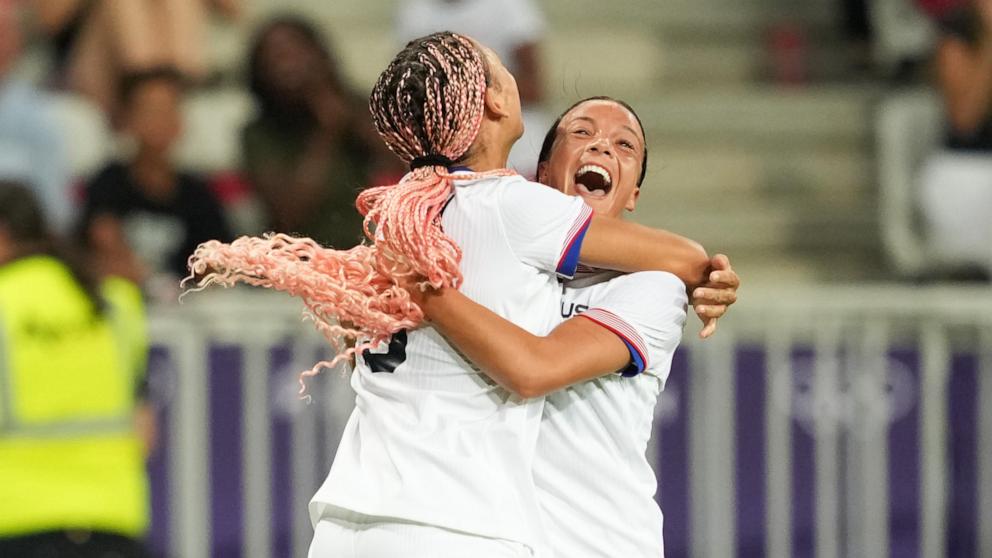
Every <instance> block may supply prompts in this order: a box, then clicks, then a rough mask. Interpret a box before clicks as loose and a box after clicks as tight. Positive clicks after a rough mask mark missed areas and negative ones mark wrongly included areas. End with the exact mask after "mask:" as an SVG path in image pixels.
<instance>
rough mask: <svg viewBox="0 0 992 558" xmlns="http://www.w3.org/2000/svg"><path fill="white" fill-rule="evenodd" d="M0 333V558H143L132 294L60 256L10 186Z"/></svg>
mask: <svg viewBox="0 0 992 558" xmlns="http://www.w3.org/2000/svg"><path fill="white" fill-rule="evenodd" d="M0 328H2V330H3V331H4V336H3V341H4V343H3V344H2V345H0V479H3V482H0V502H2V503H3V504H2V505H0V556H5V557H7V556H10V557H14V556H16V557H18V558H34V557H39V558H40V557H62V556H72V557H80V558H89V557H93V558H97V557H107V556H117V557H120V558H132V557H135V558H136V557H141V556H146V552H145V550H144V548H143V545H142V544H141V542H140V540H139V538H140V537H141V536H142V535H143V533H144V532H145V530H146V528H147V524H148V488H147V479H146V473H145V468H144V456H145V454H146V453H147V451H148V450H149V448H150V446H151V443H152V437H153V431H154V428H152V425H153V422H151V421H150V420H149V417H150V416H151V415H150V412H149V410H148V409H149V408H148V407H147V406H145V405H144V404H143V403H140V402H138V400H139V398H140V395H139V393H140V392H141V386H142V384H143V381H142V378H143V375H144V368H145V362H146V355H147V338H146V333H145V331H146V324H145V316H144V309H143V307H142V302H141V295H140V293H139V292H138V289H137V288H136V287H135V286H134V285H132V284H130V283H128V282H126V281H123V280H121V279H112V280H108V281H106V282H104V283H102V284H98V283H97V282H96V281H95V280H94V279H93V278H92V277H91V276H90V275H89V274H88V273H87V272H86V271H85V270H84V269H83V268H81V267H79V265H77V264H76V263H74V262H73V261H72V260H71V259H70V258H68V257H66V256H65V255H64V254H63V252H62V251H60V250H59V249H58V248H57V246H56V244H55V243H54V242H53V241H52V237H51V235H50V234H49V232H48V230H46V224H45V220H44V217H43V215H42V212H41V208H40V207H39V204H38V202H37V201H36V199H35V197H34V196H33V195H32V193H31V191H30V190H29V189H28V188H26V187H25V186H23V185H21V184H16V183H12V182H0Z"/></svg>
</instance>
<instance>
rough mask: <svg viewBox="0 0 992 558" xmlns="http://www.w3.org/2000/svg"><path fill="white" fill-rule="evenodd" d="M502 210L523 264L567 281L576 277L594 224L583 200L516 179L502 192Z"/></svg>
mask: <svg viewBox="0 0 992 558" xmlns="http://www.w3.org/2000/svg"><path fill="white" fill-rule="evenodd" d="M499 211H500V219H501V221H502V223H503V227H504V232H505V234H506V239H507V241H508V242H509V244H510V250H512V251H513V253H514V254H515V255H516V256H517V258H519V259H520V261H521V262H523V263H525V264H527V265H530V266H533V267H536V268H537V269H540V270H543V271H551V272H554V273H557V274H558V275H559V276H561V277H565V278H571V277H573V276H574V275H575V269H576V267H577V266H578V264H579V251H580V248H581V246H582V240H583V238H585V234H586V231H587V230H588V229H589V223H590V222H591V221H592V209H591V208H590V207H589V206H588V205H586V204H585V202H583V201H582V198H580V197H578V196H566V195H565V194H562V193H561V192H559V191H557V190H553V189H551V188H549V187H546V186H538V185H537V184H535V183H533V182H527V181H526V180H515V181H512V182H509V183H507V184H506V185H505V186H504V187H503V189H502V191H501V192H500V200H499Z"/></svg>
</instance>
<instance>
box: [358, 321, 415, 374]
mask: <svg viewBox="0 0 992 558" xmlns="http://www.w3.org/2000/svg"><path fill="white" fill-rule="evenodd" d="M362 358H364V359H365V364H367V365H368V366H369V369H371V370H372V372H389V373H390V374H392V373H393V372H395V371H396V368H398V367H399V365H401V364H403V361H405V360H406V330H405V329H403V330H400V331H397V332H396V333H394V334H393V336H392V337H391V338H390V339H389V350H387V351H386V352H385V353H373V352H372V351H370V350H368V349H365V350H364V351H362Z"/></svg>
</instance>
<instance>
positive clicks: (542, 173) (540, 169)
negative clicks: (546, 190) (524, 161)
mask: <svg viewBox="0 0 992 558" xmlns="http://www.w3.org/2000/svg"><path fill="white" fill-rule="evenodd" d="M537 181H538V182H540V183H541V184H544V185H545V186H550V184H548V162H547V161H541V162H540V163H538V164H537Z"/></svg>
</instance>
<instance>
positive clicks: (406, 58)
mask: <svg viewBox="0 0 992 558" xmlns="http://www.w3.org/2000/svg"><path fill="white" fill-rule="evenodd" d="M487 73H488V72H487V67H486V64H485V62H484V58H483V54H482V53H481V52H480V51H479V49H478V47H477V46H476V45H475V43H473V42H472V41H471V40H470V39H469V38H467V37H464V36H461V35H456V34H454V33H450V32H443V33H435V34H433V35H429V36H426V37H423V38H420V39H417V40H414V41H411V42H410V43H409V44H407V46H406V47H405V48H404V49H403V51H401V52H400V53H399V54H398V55H397V56H396V57H395V58H394V59H393V61H392V62H391V63H390V64H389V66H388V67H387V68H386V69H385V70H384V71H383V72H382V74H381V75H380V76H379V79H378V81H377V82H376V84H375V87H374V89H373V92H372V95H371V97H370V100H369V109H370V111H371V112H372V118H373V121H374V122H375V127H376V130H377V131H378V133H379V135H380V136H381V137H382V139H383V140H384V141H385V142H386V145H387V146H388V147H389V149H390V150H391V151H392V152H393V153H395V154H396V155H397V156H398V157H400V158H401V159H402V160H403V161H405V162H406V163H409V164H410V166H411V171H410V172H409V173H407V174H406V176H404V177H403V179H402V180H401V181H400V182H399V183H398V184H392V185H387V186H377V187H373V188H369V189H367V190H365V191H363V192H362V193H361V194H359V196H358V199H357V202H356V204H357V206H358V210H359V212H360V213H361V214H362V215H364V216H365V234H366V236H367V237H368V239H369V240H371V241H373V242H374V244H372V245H362V246H356V247H355V248H352V249H350V250H344V251H338V250H333V249H328V248H324V247H321V246H320V245H318V244H317V243H316V242H314V241H313V240H311V239H308V238H294V237H290V236H287V235H284V234H270V235H267V236H264V237H262V238H248V237H242V238H239V239H237V240H235V241H234V242H233V243H231V244H222V243H220V242H216V241H211V242H207V243H204V244H202V245H200V247H198V248H197V250H196V252H195V253H194V254H193V255H192V256H191V257H190V270H191V272H192V276H191V277H195V278H197V279H198V283H197V284H198V287H199V288H203V287H206V286H208V285H210V284H212V283H220V284H223V285H232V284H234V283H235V282H238V281H241V282H245V283H248V284H251V285H257V286H263V287H268V288H273V289H278V290H282V291H286V292H288V293H290V294H292V295H294V296H298V297H300V298H301V299H303V301H304V303H305V305H306V309H307V313H308V315H309V317H311V318H313V320H314V322H315V324H316V326H317V328H318V329H319V330H320V331H321V333H323V334H324V336H325V337H326V338H327V339H328V341H330V342H331V343H332V344H334V345H335V346H336V347H337V348H338V350H339V354H338V356H337V357H335V359H334V360H333V361H331V362H330V363H327V362H321V363H318V364H317V365H316V366H314V368H313V369H311V370H310V371H309V372H305V373H304V375H313V374H316V373H317V372H318V371H319V369H320V368H321V367H323V366H331V365H333V364H334V363H336V362H337V361H339V360H341V359H343V358H346V357H348V356H350V355H351V354H353V353H355V352H356V351H361V350H363V349H365V348H368V347H372V346H375V345H377V344H378V343H380V342H382V341H385V340H386V339H388V338H389V337H390V336H391V335H392V334H393V333H395V332H397V331H399V330H401V329H405V328H411V327H414V326H416V325H418V324H419V323H420V322H421V321H422V320H423V313H422V312H421V310H420V308H419V307H417V305H416V304H414V303H413V302H412V301H411V299H410V295H409V293H407V291H406V290H404V289H403V288H401V287H399V286H398V285H397V281H398V280H401V279H403V278H405V277H415V278H418V279H420V278H422V279H423V282H422V283H420V285H419V287H420V288H426V286H427V285H430V286H431V287H434V288H440V287H443V286H446V287H451V286H453V287H457V286H458V285H459V283H460V282H461V272H460V271H459V267H458V264H459V262H460V261H461V250H460V248H459V247H458V245H457V244H455V242H454V241H453V240H452V239H450V238H449V237H448V236H447V235H445V234H444V232H443V231H442V230H441V226H440V225H441V212H442V210H443V208H444V205H445V203H446V202H447V201H448V199H449V198H450V196H451V195H452V193H453V187H454V179H455V175H453V174H451V172H450V171H449V169H448V167H450V166H452V165H453V164H455V162H457V161H459V160H461V159H464V158H465V156H466V155H467V154H468V151H469V148H470V147H471V146H472V144H473V142H474V141H475V139H476V136H477V135H478V133H479V128H480V126H481V124H482V119H483V118H484V113H485V92H486V87H487V81H488V77H487ZM507 174H512V171H509V170H506V169H499V170H495V171H490V172H486V173H468V174H458V175H457V178H458V180H476V179H478V178H482V177H487V176H495V175H507ZM342 338H365V339H366V340H365V341H363V342H360V343H358V344H356V345H355V346H354V347H353V348H348V349H345V348H344V344H343V339H342Z"/></svg>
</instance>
